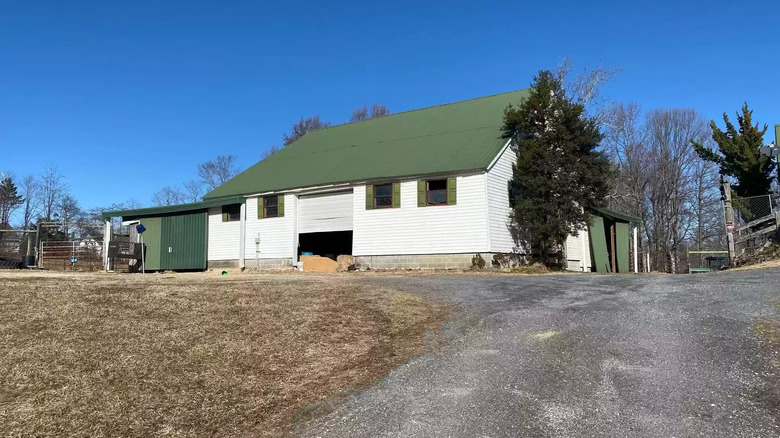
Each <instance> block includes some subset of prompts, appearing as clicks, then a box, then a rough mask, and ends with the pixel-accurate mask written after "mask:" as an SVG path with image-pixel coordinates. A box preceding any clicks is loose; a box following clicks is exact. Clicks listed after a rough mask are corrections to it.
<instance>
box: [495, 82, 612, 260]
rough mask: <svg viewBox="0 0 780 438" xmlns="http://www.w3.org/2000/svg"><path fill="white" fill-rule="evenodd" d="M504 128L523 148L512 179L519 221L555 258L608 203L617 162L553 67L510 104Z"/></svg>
mask: <svg viewBox="0 0 780 438" xmlns="http://www.w3.org/2000/svg"><path fill="white" fill-rule="evenodd" d="M504 130H505V132H506V134H507V135H508V136H511V137H512V138H513V140H514V141H513V143H514V146H515V148H516V152H517V163H516V165H515V168H514V174H513V177H512V181H511V182H510V184H509V192H510V200H511V205H512V209H513V212H512V219H513V223H514V224H515V227H516V231H517V232H518V234H519V236H520V237H521V238H523V239H524V240H525V241H526V242H527V243H530V244H531V245H533V246H534V247H537V248H538V249H539V253H540V255H541V259H542V262H543V263H545V264H549V262H550V260H549V255H550V251H551V250H553V249H554V248H555V247H556V245H560V244H563V242H564V240H565V239H566V236H568V235H569V234H571V233H573V232H575V230H577V229H579V228H580V227H582V226H583V225H584V224H585V223H586V221H587V220H588V212H587V208H588V207H599V206H602V205H604V198H605V197H606V195H607V192H608V187H609V185H608V182H609V179H610V177H611V174H612V167H611V164H610V162H609V160H608V159H607V157H606V156H605V155H604V154H603V153H601V152H599V151H597V150H596V148H597V147H598V145H599V142H600V141H601V139H602V135H601V133H600V132H599V128H598V126H597V124H596V122H595V120H593V119H592V118H588V117H587V116H586V115H585V109H584V107H583V105H581V104H578V103H575V102H574V101H573V100H572V99H571V98H568V97H567V96H566V92H565V90H564V87H563V85H562V84H561V81H560V79H559V78H558V77H557V76H556V75H554V74H553V73H551V72H549V71H542V72H540V73H539V75H538V76H536V77H535V78H534V83H533V84H532V88H531V93H530V96H529V97H528V99H526V100H525V101H523V102H522V103H521V104H520V106H519V107H513V106H512V105H510V106H509V107H508V108H507V109H506V111H505V112H504Z"/></svg>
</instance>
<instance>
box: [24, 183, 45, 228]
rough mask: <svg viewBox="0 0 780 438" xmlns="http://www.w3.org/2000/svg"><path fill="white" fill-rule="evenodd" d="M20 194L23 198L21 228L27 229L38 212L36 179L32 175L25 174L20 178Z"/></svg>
mask: <svg viewBox="0 0 780 438" xmlns="http://www.w3.org/2000/svg"><path fill="white" fill-rule="evenodd" d="M20 188H21V195H22V197H23V198H24V204H22V229H24V230H28V229H30V227H31V226H32V224H33V220H34V219H35V216H36V215H37V214H38V207H39V201H40V200H39V199H38V181H37V180H36V179H35V176H34V175H27V176H25V177H24V178H23V179H22V184H21V186H20Z"/></svg>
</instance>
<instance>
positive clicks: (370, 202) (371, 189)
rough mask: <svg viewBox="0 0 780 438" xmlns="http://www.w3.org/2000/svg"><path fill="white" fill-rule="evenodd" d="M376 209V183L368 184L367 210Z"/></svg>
mask: <svg viewBox="0 0 780 438" xmlns="http://www.w3.org/2000/svg"><path fill="white" fill-rule="evenodd" d="M373 209H374V185H373V184H366V210H373Z"/></svg>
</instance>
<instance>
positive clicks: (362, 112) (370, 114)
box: [349, 103, 390, 122]
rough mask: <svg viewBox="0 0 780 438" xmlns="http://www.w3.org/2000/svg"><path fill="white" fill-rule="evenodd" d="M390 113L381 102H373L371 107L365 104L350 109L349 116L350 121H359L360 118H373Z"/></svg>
mask: <svg viewBox="0 0 780 438" xmlns="http://www.w3.org/2000/svg"><path fill="white" fill-rule="evenodd" d="M388 114H390V110H388V109H387V106H386V105H384V104H382V103H375V104H372V105H371V109H370V110H369V108H368V107H367V106H365V105H363V106H361V107H360V108H358V109H356V110H355V111H352V116H351V117H350V118H349V121H350V122H359V121H361V120H367V119H375V118H377V117H382V116H386V115H388Z"/></svg>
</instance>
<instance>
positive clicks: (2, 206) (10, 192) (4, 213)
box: [0, 177, 24, 229]
mask: <svg viewBox="0 0 780 438" xmlns="http://www.w3.org/2000/svg"><path fill="white" fill-rule="evenodd" d="M23 201H24V199H23V198H22V197H21V196H19V192H18V190H17V188H16V184H14V181H13V180H12V179H11V178H10V177H6V178H3V179H2V180H0V229H3V228H8V227H9V224H10V222H11V213H13V211H14V210H16V209H17V208H18V207H19V206H20V205H22V202H23Z"/></svg>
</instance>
